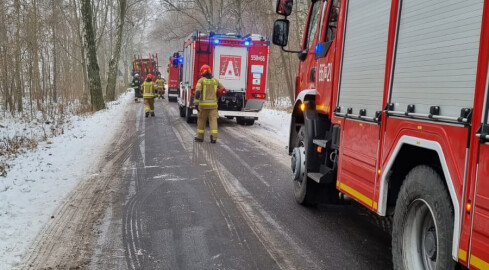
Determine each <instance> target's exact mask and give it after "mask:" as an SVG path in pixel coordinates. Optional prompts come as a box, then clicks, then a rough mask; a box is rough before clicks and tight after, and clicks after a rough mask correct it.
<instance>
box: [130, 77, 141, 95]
mask: <svg viewBox="0 0 489 270" xmlns="http://www.w3.org/2000/svg"><path fill="white" fill-rule="evenodd" d="M131 87H132V88H133V89H134V101H135V102H139V98H141V97H142V96H141V79H139V74H137V73H136V74H134V78H133V79H132V82H131Z"/></svg>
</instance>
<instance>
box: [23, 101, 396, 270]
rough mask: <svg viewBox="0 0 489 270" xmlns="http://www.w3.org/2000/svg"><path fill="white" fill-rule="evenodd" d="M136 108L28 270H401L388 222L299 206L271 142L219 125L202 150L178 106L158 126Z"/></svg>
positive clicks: (256, 131) (283, 159)
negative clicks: (395, 264)
mask: <svg viewBox="0 0 489 270" xmlns="http://www.w3.org/2000/svg"><path fill="white" fill-rule="evenodd" d="M130 106H131V108H130V110H129V111H128V113H127V116H126V117H127V119H128V120H127V125H126V127H124V128H122V129H121V130H119V131H118V132H119V136H118V138H119V139H118V140H116V141H115V142H114V143H113V146H114V147H113V151H112V152H111V153H109V154H108V155H107V157H106V159H105V161H104V162H103V164H101V171H103V172H105V173H103V176H98V178H97V179H98V180H97V181H94V182H96V184H93V185H90V184H86V185H85V186H82V187H78V189H77V191H78V192H74V195H73V196H72V198H71V199H70V200H71V204H74V205H78V206H79V207H77V210H73V209H71V210H70V207H69V205H70V202H69V201H70V200H69V201H68V202H67V205H68V206H66V209H67V210H66V211H65V212H66V213H65V214H62V215H61V216H64V218H60V220H61V221H60V222H58V223H57V224H54V223H53V224H51V225H50V226H49V227H50V228H48V229H46V230H45V234H46V236H45V237H41V238H39V239H41V240H39V241H38V242H37V243H36V245H35V247H33V248H32V250H31V252H30V255H29V256H28V258H27V259H26V260H25V264H24V267H26V268H27V267H32V268H34V269H38V268H45V267H53V268H56V267H59V268H62V267H64V268H70V267H73V268H74V267H82V268H85V267H87V268H90V269H390V268H392V266H391V261H390V257H391V251H390V235H389V233H388V230H389V226H388V222H386V220H384V219H381V218H378V217H376V216H375V215H374V214H370V213H369V212H368V211H366V210H364V209H363V208H362V207H360V206H358V205H356V204H354V203H353V204H348V205H335V206H330V205H326V206H319V207H317V208H305V207H302V206H299V205H297V204H296V203H295V201H294V199H293V191H292V183H291V173H290V168H289V157H288V156H287V154H286V151H285V149H284V144H283V142H284V138H279V139H278V140H275V139H274V138H273V135H274V133H273V131H263V130H262V129H261V128H260V127H256V126H254V127H244V126H238V125H237V124H236V123H235V121H232V120H227V119H221V121H220V126H219V140H218V143H217V144H215V145H214V144H210V143H209V141H208V137H206V141H205V142H204V143H200V144H199V143H194V142H193V136H194V133H195V125H194V124H191V125H188V124H187V123H186V122H185V121H184V119H182V118H180V117H179V116H178V109H177V105H176V104H175V103H167V102H166V101H165V102H161V101H160V100H158V101H157V102H156V114H157V116H156V117H155V118H144V116H143V113H142V108H141V107H142V106H141V104H131V105H130ZM258 123H259V122H258ZM100 179H102V180H100ZM88 182H89V183H90V181H88ZM62 209H63V208H62ZM76 211H78V213H79V214H78V215H76V214H75V213H76ZM93 223H96V226H95V227H92V225H91V224H93ZM65 234H68V235H70V234H71V237H68V236H66V237H65V236H64V235H65ZM53 238H54V239H55V240H53ZM63 240H64V244H61V243H60V241H63ZM56 243H57V244H56ZM50 251H52V252H50ZM53 254H54V255H53Z"/></svg>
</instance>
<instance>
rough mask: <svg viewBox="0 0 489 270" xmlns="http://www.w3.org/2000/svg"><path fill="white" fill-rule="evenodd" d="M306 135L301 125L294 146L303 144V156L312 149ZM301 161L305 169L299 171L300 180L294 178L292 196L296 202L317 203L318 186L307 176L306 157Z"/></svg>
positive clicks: (304, 203)
mask: <svg viewBox="0 0 489 270" xmlns="http://www.w3.org/2000/svg"><path fill="white" fill-rule="evenodd" d="M306 136H307V134H306V127H305V126H302V127H301V128H300V129H299V132H297V137H296V141H295V147H300V146H304V151H305V153H304V156H307V152H308V151H311V149H313V143H312V140H307V138H306ZM301 162H304V165H305V166H304V167H305V169H304V172H301V175H300V181H298V180H294V197H295V200H296V202H297V203H298V204H301V205H305V206H312V205H315V204H316V203H317V202H316V199H315V198H316V197H317V192H318V190H319V186H318V184H317V183H316V182H314V180H312V179H309V177H307V159H306V160H301Z"/></svg>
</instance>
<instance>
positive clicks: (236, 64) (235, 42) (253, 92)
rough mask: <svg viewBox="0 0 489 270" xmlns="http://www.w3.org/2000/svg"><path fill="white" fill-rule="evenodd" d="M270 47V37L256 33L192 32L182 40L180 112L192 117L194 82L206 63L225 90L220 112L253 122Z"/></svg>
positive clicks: (264, 83) (263, 94) (259, 105)
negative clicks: (242, 34)
mask: <svg viewBox="0 0 489 270" xmlns="http://www.w3.org/2000/svg"><path fill="white" fill-rule="evenodd" d="M269 48H270V41H269V40H268V39H267V38H265V37H262V36H260V35H256V34H250V35H246V36H240V35H236V34H216V33H212V32H211V33H200V32H194V33H192V34H191V35H190V36H189V37H188V38H187V39H186V40H185V42H184V49H183V78H182V87H181V89H180V98H179V99H178V105H179V108H180V115H181V116H182V117H185V118H186V120H187V122H188V123H191V122H193V121H194V119H195V116H196V114H197V111H196V110H195V109H194V96H195V86H196V84H197V81H198V79H199V78H200V67H201V66H202V65H204V64H206V65H209V66H211V67H212V71H213V75H214V77H215V78H217V79H218V80H219V81H221V83H222V84H223V85H224V86H225V87H226V90H227V91H226V94H225V95H223V96H221V97H220V98H219V99H218V111H219V116H221V117H226V118H228V119H233V118H235V117H236V121H237V122H238V124H241V125H253V124H254V122H255V120H256V119H258V112H259V111H260V110H261V109H262V107H263V103H264V102H265V100H266V90H267V68H268V54H269Z"/></svg>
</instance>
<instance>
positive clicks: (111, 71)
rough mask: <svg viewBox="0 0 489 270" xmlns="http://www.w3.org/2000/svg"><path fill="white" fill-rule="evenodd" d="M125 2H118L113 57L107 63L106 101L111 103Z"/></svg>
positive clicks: (119, 51) (120, 0)
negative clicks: (117, 20)
mask: <svg viewBox="0 0 489 270" xmlns="http://www.w3.org/2000/svg"><path fill="white" fill-rule="evenodd" d="M126 6H127V1H126V0H119V24H118V26H117V40H116V43H115V48H114V55H113V56H112V59H110V62H109V72H108V74H107V88H106V95H107V100H108V101H112V100H114V99H115V87H116V80H117V69H118V66H119V65H118V64H119V59H120V56H121V46H122V36H123V33H124V31H123V30H124V20H125V16H126Z"/></svg>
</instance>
